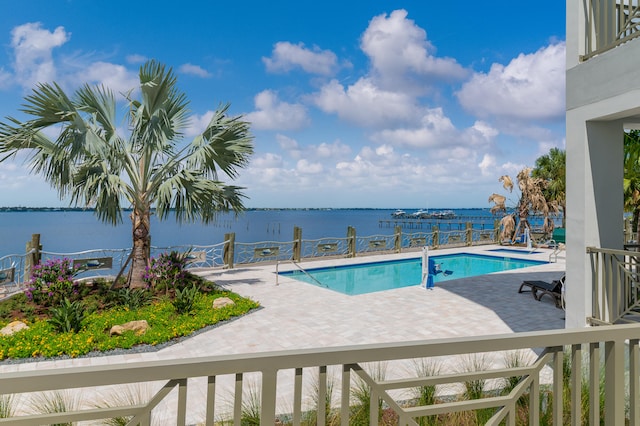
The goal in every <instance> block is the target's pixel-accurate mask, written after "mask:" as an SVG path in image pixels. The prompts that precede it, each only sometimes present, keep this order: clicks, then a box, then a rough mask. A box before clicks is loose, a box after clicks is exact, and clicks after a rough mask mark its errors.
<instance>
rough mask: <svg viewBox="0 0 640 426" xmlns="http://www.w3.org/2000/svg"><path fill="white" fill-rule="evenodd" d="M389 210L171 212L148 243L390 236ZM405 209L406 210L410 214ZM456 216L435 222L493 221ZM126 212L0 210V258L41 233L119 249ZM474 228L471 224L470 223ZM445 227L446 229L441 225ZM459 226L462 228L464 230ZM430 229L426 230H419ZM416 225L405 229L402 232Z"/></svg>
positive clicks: (58, 247) (72, 246) (65, 242)
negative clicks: (228, 237)
mask: <svg viewBox="0 0 640 426" xmlns="http://www.w3.org/2000/svg"><path fill="white" fill-rule="evenodd" d="M393 211H394V210H393V209H254V210H248V211H246V212H243V213H242V214H239V215H237V216H236V215H234V214H221V215H220V216H219V217H218V218H217V220H216V221H214V222H212V223H209V224H207V225H204V224H201V223H188V224H179V223H177V222H176V220H175V218H173V217H172V216H170V217H169V218H167V219H166V220H163V221H159V220H158V218H157V217H156V216H152V218H151V244H152V245H153V246H156V247H169V246H177V245H213V244H218V243H221V242H223V241H224V234H226V233H230V232H234V233H235V234H236V242H241V243H252V242H258V241H278V242H283V241H292V240H293V228H294V226H298V227H300V228H302V238H303V239H319V238H325V237H331V238H344V237H345V236H346V235H347V227H349V226H353V227H354V228H355V229H356V233H357V235H359V236H374V235H392V234H393V222H390V220H391V213H392V212H393ZM411 211H412V210H411V209H409V210H407V212H409V213H410V212H411ZM453 211H454V212H455V213H456V215H457V218H456V219H454V220H452V221H436V222H437V223H436V222H434V223H435V225H436V226H437V225H438V224H440V225H441V226H443V225H444V224H445V223H448V222H451V223H452V224H451V225H450V226H453V229H458V227H460V226H464V225H460V224H461V223H464V221H466V220H467V219H468V218H469V217H483V218H485V219H486V220H484V221H483V222H484V223H485V224H491V225H490V226H489V227H492V224H493V217H492V216H491V213H490V212H489V209H473V208H472V209H453ZM128 215H129V212H127V211H125V212H123V222H122V223H121V224H118V225H117V226H112V225H107V224H104V223H102V222H100V221H99V220H98V218H97V217H96V216H95V214H94V212H93V211H77V210H57V211H53V210H46V211H38V210H24V211H0V257H2V256H5V255H8V254H22V253H24V252H25V245H26V243H27V241H29V240H31V234H40V235H41V244H42V246H43V250H44V251H47V252H54V253H73V252H78V251H84V250H91V249H121V248H129V247H131V221H130V219H129V216H128ZM474 227H475V225H474ZM442 229H443V230H444V228H442ZM462 229H463V228H462ZM419 230H422V231H429V230H430V228H428V227H427V228H424V229H419ZM416 231H418V229H409V228H405V229H404V231H403V232H416Z"/></svg>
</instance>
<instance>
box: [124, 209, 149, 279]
mask: <svg viewBox="0 0 640 426" xmlns="http://www.w3.org/2000/svg"><path fill="white" fill-rule="evenodd" d="M150 217H151V215H150V212H149V209H146V210H145V211H144V212H140V211H139V210H138V209H134V210H133V213H131V222H132V224H133V256H132V259H131V269H130V270H129V287H130V288H144V287H145V286H146V284H145V282H144V281H143V280H142V277H143V276H144V274H145V272H146V268H147V266H149V253H150V249H151V241H150V234H149V229H150Z"/></svg>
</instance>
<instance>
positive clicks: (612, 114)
mask: <svg viewBox="0 0 640 426" xmlns="http://www.w3.org/2000/svg"><path fill="white" fill-rule="evenodd" d="M611 4H613V2H612V3H611ZM583 7H584V3H583V2H582V1H580V0H567V115H566V134H567V140H566V143H567V213H568V217H567V289H566V294H565V297H566V308H567V315H566V326H567V327H568V328H572V327H583V326H584V325H586V318H587V317H588V316H590V315H591V306H592V305H591V303H592V300H591V288H592V278H591V265H590V262H589V258H588V256H587V254H586V247H589V246H596V247H603V248H613V249H621V248H622V246H623V243H624V242H623V213H624V211H623V201H624V199H623V189H622V179H623V170H622V156H623V131H624V129H625V128H630V127H635V126H637V123H640V115H639V114H640V40H632V41H630V42H628V43H626V44H625V45H622V46H620V47H617V48H615V49H613V50H610V51H608V52H605V53H603V54H601V55H599V56H596V57H594V58H592V59H590V60H588V61H585V62H583V63H580V62H579V55H580V54H583V53H584V50H585V49H584V46H585V41H584V39H585V37H584V34H585V26H584V22H585V19H584V9H583Z"/></svg>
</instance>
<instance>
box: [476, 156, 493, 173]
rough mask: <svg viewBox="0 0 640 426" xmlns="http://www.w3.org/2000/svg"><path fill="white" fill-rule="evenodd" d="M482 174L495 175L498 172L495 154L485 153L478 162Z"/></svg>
mask: <svg viewBox="0 0 640 426" xmlns="http://www.w3.org/2000/svg"><path fill="white" fill-rule="evenodd" d="M478 168H479V169H480V172H481V173H482V176H494V175H495V172H496V158H495V157H494V156H493V155H490V154H485V155H484V156H483V157H482V161H481V162H480V164H478Z"/></svg>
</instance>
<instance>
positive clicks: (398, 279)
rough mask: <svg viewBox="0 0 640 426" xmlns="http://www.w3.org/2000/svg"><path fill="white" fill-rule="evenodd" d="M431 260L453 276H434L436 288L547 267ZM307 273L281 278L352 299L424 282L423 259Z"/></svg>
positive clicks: (466, 257)
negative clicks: (449, 283) (482, 277)
mask: <svg viewBox="0 0 640 426" xmlns="http://www.w3.org/2000/svg"><path fill="white" fill-rule="evenodd" d="M429 258H430V259H433V260H434V261H435V262H436V263H437V264H439V265H440V269H441V270H442V271H450V272H451V273H450V274H447V273H440V274H437V275H435V276H434V283H435V284H437V283H440V282H444V281H449V280H455V279H459V278H467V277H474V276H478V275H485V274H490V273H492V272H499V271H507V270H510V269H519V268H526V267H528V266H534V265H542V264H545V263H548V262H544V261H538V260H529V259H514V258H509V257H504V256H488V255H482V254H471V253H456V254H447V255H441V256H429ZM305 271H306V273H305V272H302V271H299V270H294V271H287V272H280V275H283V276H288V277H291V278H294V279H296V280H299V281H304V282H306V283H310V284H315V285H319V286H322V287H326V288H328V289H331V290H335V291H338V292H340V293H344V294H347V295H350V296H353V295H358V294H366V293H373V292H377V291H384V290H391V289H394V288H401V287H408V286H412V285H420V284H421V281H422V259H421V258H414V259H403V260H390V261H383V262H373V263H363V264H358V265H346V266H333V267H324V268H309V269H305Z"/></svg>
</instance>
